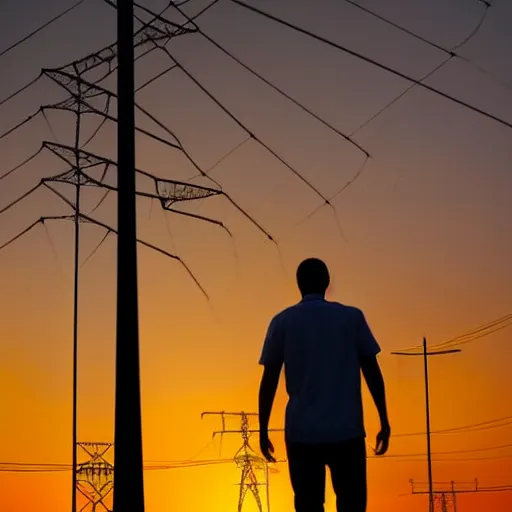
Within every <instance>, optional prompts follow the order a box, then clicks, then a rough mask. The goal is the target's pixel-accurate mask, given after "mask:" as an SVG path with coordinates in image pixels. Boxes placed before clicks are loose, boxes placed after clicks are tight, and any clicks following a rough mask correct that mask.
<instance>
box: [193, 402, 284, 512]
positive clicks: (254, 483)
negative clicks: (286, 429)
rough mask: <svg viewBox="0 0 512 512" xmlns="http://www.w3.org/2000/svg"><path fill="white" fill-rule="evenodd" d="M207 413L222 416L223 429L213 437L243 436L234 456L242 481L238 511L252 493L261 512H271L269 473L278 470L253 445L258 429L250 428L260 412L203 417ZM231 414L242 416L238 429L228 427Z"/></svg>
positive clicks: (232, 414)
mask: <svg viewBox="0 0 512 512" xmlns="http://www.w3.org/2000/svg"><path fill="white" fill-rule="evenodd" d="M205 415H216V416H220V417H221V420H222V429H221V430H218V431H215V432H214V433H213V437H215V436H217V435H220V436H221V438H222V437H223V436H224V435H225V434H238V435H241V437H242V446H241V447H240V448H239V449H238V450H237V452H236V453H235V455H234V457H233V461H234V463H235V464H236V465H237V467H238V468H239V469H240V472H241V475H240V481H239V483H238V485H239V487H240V491H239V494H238V508H237V511H238V512H242V510H243V507H244V503H245V500H246V498H247V495H248V494H251V495H252V497H253V499H254V501H255V502H256V505H257V507H258V511H259V512H264V511H266V512H270V499H269V496H270V494H269V487H270V486H269V475H270V473H271V472H273V471H274V472H275V471H277V470H276V469H274V468H271V467H270V465H269V463H268V462H267V461H266V460H265V459H264V458H263V457H261V456H260V455H258V454H257V453H256V451H255V450H254V449H253V447H252V446H251V436H252V434H254V433H257V432H258V431H256V430H252V429H250V428H249V418H250V417H257V416H258V414H257V413H254V412H244V411H240V412H224V411H220V412H203V413H202V415H201V417H204V416H205ZM229 416H232V417H238V418H240V428H239V429H237V430H230V429H227V428H226V420H227V418H228V417H229ZM269 431H271V432H276V431H279V432H281V431H282V429H269ZM261 487H264V488H265V491H266V493H265V494H266V505H265V506H264V504H263V501H262V498H261V492H260V489H261Z"/></svg>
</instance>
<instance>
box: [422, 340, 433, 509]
mask: <svg viewBox="0 0 512 512" xmlns="http://www.w3.org/2000/svg"><path fill="white" fill-rule="evenodd" d="M423 367H424V370H425V412H426V420H427V463H428V502H429V506H428V510H429V512H434V493H433V489H432V450H431V446H430V402H429V393H428V354H427V338H423Z"/></svg>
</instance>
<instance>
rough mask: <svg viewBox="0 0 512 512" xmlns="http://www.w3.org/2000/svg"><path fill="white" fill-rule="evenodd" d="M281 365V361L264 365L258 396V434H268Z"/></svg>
mask: <svg viewBox="0 0 512 512" xmlns="http://www.w3.org/2000/svg"><path fill="white" fill-rule="evenodd" d="M281 367H282V363H274V364H268V365H266V366H265V368H264V370H263V375H262V377H261V383H260V392H259V397H258V406H259V411H258V415H259V421H260V436H261V435H263V436H265V435H267V436H268V424H269V421H270V414H271V412H272V406H273V404H274V399H275V396H276V391H277V386H278V384H279V376H280V374H281Z"/></svg>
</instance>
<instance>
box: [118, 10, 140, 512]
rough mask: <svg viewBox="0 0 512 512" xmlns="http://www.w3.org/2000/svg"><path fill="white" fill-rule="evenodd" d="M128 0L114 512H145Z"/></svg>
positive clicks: (121, 55)
mask: <svg viewBox="0 0 512 512" xmlns="http://www.w3.org/2000/svg"><path fill="white" fill-rule="evenodd" d="M133 14H134V13H133V0H122V1H119V2H117V52H118V72H117V97H118V105H117V116H118V121H117V155H118V156H117V159H118V185H117V186H118V199H117V216H118V217H117V222H118V237H117V318H116V381H115V386H116V389H115V426H114V467H115V472H116V473H115V479H114V503H113V505H114V511H115V512H144V478H143V459H142V419H141V397H140V364H139V308H138V290H137V242H136V240H137V226H136V223H137V222H136V202H135V200H136V197H135V112H134V111H135V105H134V104H135V91H134V89H135V87H134V82H135V77H134V74H135V73H134V67H135V66H134V48H133V29H134V23H133Z"/></svg>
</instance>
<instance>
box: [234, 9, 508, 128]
mask: <svg viewBox="0 0 512 512" xmlns="http://www.w3.org/2000/svg"><path fill="white" fill-rule="evenodd" d="M228 1H230V2H232V3H234V4H236V5H239V6H240V7H242V8H244V9H247V10H249V11H252V12H254V13H256V14H258V15H260V16H262V17H264V18H266V19H269V20H271V21H274V22H276V23H278V24H279V25H282V26H285V27H288V28H289V29H291V30H294V31H295V32H298V33H300V34H303V35H305V36H307V37H310V38H311V39H314V40H316V41H319V42H321V43H323V44H325V45H327V46H331V47H332V48H336V49H337V50H340V51H341V52H343V53H346V54H348V55H351V56H353V57H356V58H357V59H359V60H362V61H364V62H366V63H368V64H370V65H372V66H374V67H377V68H380V69H382V70H384V71H386V72H388V73H391V74H393V75H395V76H397V77H399V78H402V79H404V80H406V81H407V82H409V83H411V84H413V85H417V86H419V87H421V88H423V89H425V90H428V91H430V92H432V93H434V94H436V95H438V96H440V97H442V98H445V99H447V100H449V101H451V102H452V103H455V104H457V105H460V106H462V107H464V108H467V109H469V110H472V111H473V112H476V113H477V114H480V115H482V116H484V117H487V118H488V119H492V120H494V121H496V122H497V123H500V124H502V125H504V126H506V127H507V128H512V123H510V122H509V121H506V120H505V119H502V118H500V117H498V116H496V115H494V114H491V113H490V112H486V111H485V110H482V109H481V108H479V107H476V106H474V105H471V104H470V103H468V102H466V101H463V100H460V99H458V98H456V97H455V96H452V95H450V94H448V93H445V92H443V91H441V90H439V89H437V88H435V87H432V86H430V85H427V84H425V83H423V82H422V81H421V80H418V79H416V78H413V77H411V76H409V75H407V74H406V73H403V72H401V71H399V70H396V69H393V68H391V67H389V66H387V65H385V64H382V63H381V62H378V61H377V60H375V59H372V58H370V57H367V56H365V55H363V54H361V53H359V52H356V51H354V50H351V49H350V48H347V47H346V46H343V45H341V44H338V43H336V42H335V41H332V40H330V39H327V38H326V37H323V36H321V35H318V34H315V33H314V32H311V31H310V30H307V29H305V28H302V27H299V26H297V25H295V24H293V23H291V22H289V21H286V20H284V19H282V18H279V17H278V16H275V15H273V14H271V13H269V12H267V11H264V10H262V9H259V8H257V7H254V6H252V5H249V4H246V3H244V2H242V1H241V0H228Z"/></svg>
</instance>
